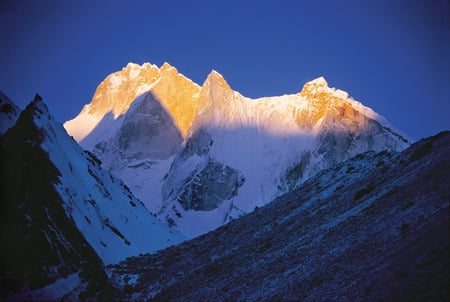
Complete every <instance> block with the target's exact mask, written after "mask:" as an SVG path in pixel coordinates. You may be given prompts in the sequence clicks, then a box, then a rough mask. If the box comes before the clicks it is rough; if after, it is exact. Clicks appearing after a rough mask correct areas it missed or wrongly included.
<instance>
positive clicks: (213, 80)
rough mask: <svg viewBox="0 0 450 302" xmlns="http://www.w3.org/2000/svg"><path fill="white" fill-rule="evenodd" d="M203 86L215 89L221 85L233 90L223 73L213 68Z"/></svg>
mask: <svg viewBox="0 0 450 302" xmlns="http://www.w3.org/2000/svg"><path fill="white" fill-rule="evenodd" d="M202 87H207V89H214V88H215V87H221V88H223V89H225V90H228V91H231V90H232V89H231V87H230V85H228V83H227V81H226V80H225V78H224V77H223V75H222V74H220V73H219V72H217V71H216V70H214V69H213V70H211V72H210V73H209V74H208V76H207V77H206V80H205V82H204V83H203V86H202Z"/></svg>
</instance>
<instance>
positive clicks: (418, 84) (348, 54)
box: [0, 0, 450, 139]
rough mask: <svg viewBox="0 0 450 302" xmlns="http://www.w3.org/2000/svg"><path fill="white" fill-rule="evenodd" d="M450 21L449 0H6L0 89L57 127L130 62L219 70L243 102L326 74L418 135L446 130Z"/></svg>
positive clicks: (199, 75)
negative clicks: (44, 109) (44, 112)
mask: <svg viewBox="0 0 450 302" xmlns="http://www.w3.org/2000/svg"><path fill="white" fill-rule="evenodd" d="M449 20H450V5H449V3H448V1H447V0H378V1H377V0H365V1H360V0H354V1H348V0H343V1H332V0H329V1H323V0H318V1H301V0H299V1H282V0H278V1H261V0H260V1H244V0H243V1H167V0H161V1H156V0H153V1H152V0H150V1H123V0H121V1H56V0H55V1H49V0H47V1H45V0H44V1H37V0H36V1H27V0H21V1H15V0H3V1H1V4H0V33H1V41H2V43H1V47H0V67H1V68H0V90H2V91H3V92H4V93H5V94H7V95H8V96H9V97H10V98H11V99H12V100H13V101H14V102H16V103H17V104H18V105H19V106H20V107H21V108H23V107H24V106H25V105H26V104H27V103H28V102H29V101H30V100H31V99H32V98H33V96H34V94H35V93H36V92H39V93H40V94H41V95H42V96H43V98H44V100H45V101H46V102H47V104H48V106H49V108H50V110H51V111H52V113H53V114H54V115H55V117H56V118H57V119H58V120H59V121H61V122H63V121H65V120H67V119H70V118H73V117H74V116H75V115H76V114H78V112H79V111H80V110H81V108H82V106H83V105H84V104H86V103H89V102H90V100H91V97H92V95H93V94H94V92H95V88H96V86H97V85H98V84H99V83H100V82H101V81H102V80H103V79H104V78H105V77H106V76H107V75H108V74H110V73H112V72H114V71H117V70H120V69H121V68H122V67H124V66H125V65H126V64H127V63H128V62H136V63H139V64H142V63H144V62H150V63H153V64H157V65H158V66H160V65H161V64H162V63H163V62H164V61H167V62H169V63H170V64H172V65H173V66H175V67H177V69H178V70H179V71H180V72H181V73H183V74H184V75H186V76H187V77H189V78H191V79H192V80H194V81H195V82H197V83H198V84H200V85H201V84H202V83H203V81H204V80H205V78H206V76H207V74H208V73H209V72H210V71H211V69H216V70H217V71H219V72H220V73H222V74H223V75H224V77H225V79H226V80H227V81H228V83H229V84H230V86H231V87H232V88H233V89H235V90H237V91H239V92H241V93H242V94H243V95H245V96H248V97H261V96H270V95H281V94H288V93H296V92H298V91H300V90H301V88H302V86H303V84H304V83H305V82H306V81H309V80H312V79H314V78H315V77H318V76H320V75H323V76H324V77H325V78H326V79H327V81H328V83H329V85H330V86H332V87H337V88H340V89H342V90H345V91H347V92H349V93H350V95H351V96H352V97H353V98H355V99H357V100H359V101H361V102H362V103H363V104H365V105H367V106H369V107H371V108H373V109H374V110H375V111H377V112H378V113H380V114H382V115H383V116H385V117H386V118H387V119H388V120H389V121H390V122H391V123H392V124H393V125H394V127H396V128H397V129H399V130H400V131H401V132H403V133H405V134H406V135H407V136H409V137H411V138H412V139H418V138H421V137H424V136H428V135H432V134H435V133H437V132H438V131H440V130H445V129H447V130H448V129H450V58H449V56H450V21H449Z"/></svg>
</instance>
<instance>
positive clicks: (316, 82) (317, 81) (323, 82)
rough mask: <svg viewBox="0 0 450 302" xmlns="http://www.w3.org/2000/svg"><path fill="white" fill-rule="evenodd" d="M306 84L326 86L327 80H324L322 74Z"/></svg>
mask: <svg viewBox="0 0 450 302" xmlns="http://www.w3.org/2000/svg"><path fill="white" fill-rule="evenodd" d="M306 84H310V85H318V86H326V87H328V83H327V81H326V80H325V78H324V77H323V76H320V77H318V78H316V79H314V80H312V81H309V82H308V83H306Z"/></svg>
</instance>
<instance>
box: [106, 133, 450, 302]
mask: <svg viewBox="0 0 450 302" xmlns="http://www.w3.org/2000/svg"><path fill="white" fill-rule="evenodd" d="M449 171H450V132H444V133H440V134H439V135H436V136H434V137H430V138H427V139H423V140H421V141H419V142H418V143H416V144H414V145H412V146H411V147H409V148H408V149H406V150H405V151H403V152H401V153H397V152H387V151H383V152H381V153H374V152H368V153H364V154H361V155H358V156H356V157H355V158H352V159H350V160H348V161H345V162H343V163H340V164H338V165H337V166H335V167H334V168H332V169H328V170H326V171H323V172H320V173H319V174H317V175H316V176H314V177H312V178H311V179H309V180H307V181H306V182H305V183H303V184H302V185H301V186H300V187H299V188H297V189H296V190H294V191H292V192H290V193H288V194H285V195H283V196H280V197H279V198H277V199H276V200H274V201H273V202H271V203H269V204H268V205H266V206H264V207H262V208H259V209H256V210H255V211H254V212H252V213H250V214H248V215H246V216H244V217H241V218H240V219H238V220H235V221H232V222H230V223H229V224H227V225H225V226H223V227H221V228H219V229H217V230H215V231H213V232H210V233H208V234H206V235H203V236H200V237H198V238H195V239H193V240H190V241H187V242H185V243H182V244H181V245H178V246H176V247H171V248H168V249H166V250H164V251H162V252H160V253H158V254H155V255H144V256H140V257H134V258H130V259H127V261H125V262H121V263H120V264H118V265H113V266H109V267H108V269H107V270H108V275H109V276H111V279H110V282H111V284H113V285H114V287H115V288H117V290H118V291H117V292H116V291H112V292H108V291H104V292H103V293H102V294H101V295H100V296H101V297H103V298H107V297H108V296H110V295H115V296H114V297H120V299H125V300H141V299H150V300H152V301H188V300H196V301H211V300H214V301H230V300H232V301H243V300H245V301H275V300H278V301H279V300H283V301H298V300H301V301H318V300H321V301H323V300H327V301H328V300H332V301H358V300H364V301H447V300H448V297H449V287H448V284H449V281H450V280H449V270H448V267H449V252H450V251H449V249H450V246H449V235H450V234H449V230H450V228H449V205H450V187H449V183H450V172H449Z"/></svg>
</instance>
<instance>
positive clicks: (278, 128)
mask: <svg viewBox="0 0 450 302" xmlns="http://www.w3.org/2000/svg"><path fill="white" fill-rule="evenodd" d="M150 71H151V72H150ZM150 73H151V74H153V73H154V74H155V75H153V76H149V74H150ZM133 97H134V99H133ZM94 120H95V122H92V123H91V122H90V121H94ZM65 127H66V129H67V130H68V132H69V133H70V134H72V135H74V136H75V138H76V139H77V140H78V141H79V142H80V144H81V146H82V147H83V148H85V149H87V150H90V151H92V152H93V153H94V154H95V155H96V156H97V157H98V158H100V159H101V161H102V162H103V167H104V168H106V169H108V170H109V171H111V172H112V173H113V174H114V175H115V176H117V177H119V178H121V179H122V180H123V181H124V182H125V183H126V184H127V185H128V187H130V189H131V191H132V192H133V193H134V194H135V195H136V196H137V197H138V198H140V199H141V200H142V201H143V202H144V204H145V205H146V207H147V208H148V209H149V210H151V211H152V212H153V213H156V214H157V215H158V217H159V218H160V219H161V220H163V221H166V223H167V224H168V225H170V226H173V227H175V228H176V229H178V230H179V231H181V232H182V233H184V234H186V235H187V236H188V237H195V236H198V235H201V234H203V233H205V232H208V231H210V230H213V229H215V228H217V227H219V226H221V225H223V224H225V223H227V222H229V221H230V220H232V219H236V218H238V217H240V216H241V215H243V214H245V213H248V212H250V211H253V209H254V208H255V207H257V206H262V205H264V204H266V203H267V202H269V201H270V200H273V198H275V197H276V196H279V195H280V194H282V193H285V192H288V191H290V190H293V189H295V188H296V187H298V186H299V185H300V184H301V183H302V182H303V181H305V180H306V179H308V178H309V177H311V176H312V175H314V174H315V173H317V172H319V171H320V170H322V169H326V168H329V167H332V166H334V165H335V164H337V163H339V162H341V161H343V160H346V159H349V158H351V157H352V156H355V155H356V154H359V153H363V152H366V151H381V150H396V151H401V150H403V149H404V148H406V147H407V146H409V142H408V140H407V139H405V138H403V137H402V136H401V135H399V134H398V133H396V132H395V131H393V130H392V129H391V127H390V126H389V124H388V123H387V122H386V121H385V120H384V119H383V118H382V117H381V116H380V115H378V114H377V113H375V112H374V111H373V110H371V109H370V108H367V107H365V106H363V105H362V104H361V103H359V102H357V101H355V100H353V99H351V98H350V97H348V94H347V93H346V92H344V91H341V90H337V89H334V88H330V87H328V84H327V82H326V81H325V79H324V78H318V79H316V80H313V81H311V82H309V83H306V84H305V85H304V87H303V89H302V91H301V92H300V93H298V94H292V95H283V96H276V97H265V98H260V99H255V100H254V99H250V98H247V97H245V96H242V95H241V94H240V93H238V92H236V91H234V90H233V89H232V88H231V87H230V86H229V85H228V83H227V82H226V80H225V79H224V78H223V76H222V75H221V74H220V73H218V72H217V71H214V70H213V71H212V72H211V73H210V74H209V75H208V77H207V79H206V80H205V82H204V83H203V85H202V86H201V87H200V86H198V85H197V84H195V83H193V82H192V81H190V80H189V79H187V78H186V77H184V76H183V75H181V74H179V73H178V71H177V70H176V69H175V68H174V67H172V66H170V65H169V64H164V65H163V66H161V68H158V67H156V66H154V65H150V64H144V65H142V66H139V65H135V64H129V65H127V67H125V68H124V69H123V70H122V71H120V72H117V73H114V74H112V75H110V76H108V77H107V78H106V79H105V81H103V82H102V83H101V84H100V85H99V87H98V89H97V91H96V93H95V95H94V97H93V99H92V102H91V103H90V104H88V105H86V106H85V107H84V108H83V110H82V111H81V113H80V114H79V115H78V116H77V117H76V118H74V119H73V120H71V121H68V122H66V124H65ZM85 127H88V128H89V131H88V132H86V133H85V134H83V135H81V136H80V135H79V133H81V132H83V131H84V130H85Z"/></svg>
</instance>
